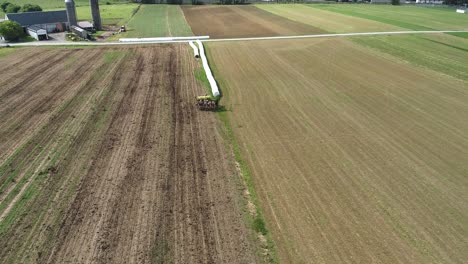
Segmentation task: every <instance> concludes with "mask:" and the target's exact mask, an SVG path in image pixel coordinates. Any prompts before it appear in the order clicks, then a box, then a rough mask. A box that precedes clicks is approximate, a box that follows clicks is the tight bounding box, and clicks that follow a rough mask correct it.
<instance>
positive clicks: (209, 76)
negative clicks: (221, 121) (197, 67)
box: [197, 39, 220, 97]
mask: <svg viewBox="0 0 468 264" xmlns="http://www.w3.org/2000/svg"><path fill="white" fill-rule="evenodd" d="M197 44H198V47H199V48H200V57H201V59H202V64H203V68H204V69H205V73H206V78H207V79H208V82H209V83H210V87H211V93H212V94H213V96H214V97H218V96H220V93H219V88H218V84H217V83H216V80H215V79H214V77H213V73H211V69H210V65H208V60H207V59H206V55H205V48H204V47H203V43H202V42H201V41H200V40H199V39H197Z"/></svg>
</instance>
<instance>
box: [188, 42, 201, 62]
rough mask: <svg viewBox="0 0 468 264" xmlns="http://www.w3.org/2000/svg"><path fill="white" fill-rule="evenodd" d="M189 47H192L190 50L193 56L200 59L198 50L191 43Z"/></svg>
mask: <svg viewBox="0 0 468 264" xmlns="http://www.w3.org/2000/svg"><path fill="white" fill-rule="evenodd" d="M189 45H190V47H192V49H193V55H194V56H195V58H200V53H199V52H198V48H197V46H196V45H195V44H194V43H193V41H190V42H189Z"/></svg>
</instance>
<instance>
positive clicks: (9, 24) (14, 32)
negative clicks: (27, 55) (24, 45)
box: [0, 20, 24, 41]
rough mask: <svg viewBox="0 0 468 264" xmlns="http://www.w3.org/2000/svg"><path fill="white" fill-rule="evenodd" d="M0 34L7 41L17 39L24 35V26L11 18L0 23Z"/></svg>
mask: <svg viewBox="0 0 468 264" xmlns="http://www.w3.org/2000/svg"><path fill="white" fill-rule="evenodd" d="M0 35H1V36H3V37H4V38H5V40H7V41H17V40H19V39H20V38H21V37H22V36H24V31H23V27H22V26H21V25H20V24H18V23H16V22H14V21H11V20H6V21H3V22H1V23H0Z"/></svg>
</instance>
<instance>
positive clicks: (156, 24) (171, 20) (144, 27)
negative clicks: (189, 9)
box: [118, 5, 193, 38]
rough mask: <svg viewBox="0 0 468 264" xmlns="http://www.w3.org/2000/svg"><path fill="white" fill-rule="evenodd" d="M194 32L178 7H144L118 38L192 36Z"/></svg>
mask: <svg viewBox="0 0 468 264" xmlns="http://www.w3.org/2000/svg"><path fill="white" fill-rule="evenodd" d="M191 35H193V34H192V30H191V29H190V27H189V25H188V24H187V22H186V21H185V18H184V15H183V13H182V10H181V9H180V7H179V6H177V5H142V6H141V8H140V10H139V11H138V13H136V14H135V16H134V17H133V18H132V19H131V20H130V21H129V22H128V32H127V33H125V34H120V35H119V36H118V37H119V38H121V37H142V38H144V37H166V36H191Z"/></svg>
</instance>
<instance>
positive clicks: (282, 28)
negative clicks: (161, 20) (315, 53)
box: [182, 6, 324, 38]
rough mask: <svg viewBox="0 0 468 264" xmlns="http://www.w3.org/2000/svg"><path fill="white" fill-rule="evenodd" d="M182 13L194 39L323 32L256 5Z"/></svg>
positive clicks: (198, 8)
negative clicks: (198, 37) (201, 37)
mask: <svg viewBox="0 0 468 264" xmlns="http://www.w3.org/2000/svg"><path fill="white" fill-rule="evenodd" d="M182 10H183V11H184V15H185V18H186V20H187V22H188V23H189V25H190V27H191V28H192V32H193V33H194V34H195V35H197V36H206V35H208V36H210V38H240V37H271V36H290V35H304V34H316V33H324V31H323V30H321V29H318V28H316V27H313V26H311V25H305V24H302V23H300V22H295V21H292V20H289V19H287V18H284V17H281V16H277V15H274V14H272V13H269V12H267V11H264V10H262V9H259V8H257V7H255V6H182Z"/></svg>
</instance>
